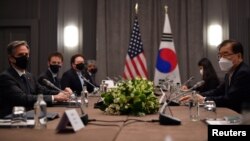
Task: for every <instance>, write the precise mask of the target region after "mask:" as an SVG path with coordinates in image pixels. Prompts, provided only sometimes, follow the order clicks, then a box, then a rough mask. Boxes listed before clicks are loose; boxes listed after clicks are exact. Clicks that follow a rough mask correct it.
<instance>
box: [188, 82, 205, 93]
mask: <svg viewBox="0 0 250 141" xmlns="http://www.w3.org/2000/svg"><path fill="white" fill-rule="evenodd" d="M204 84H205V81H204V80H201V81H199V82H197V83H196V84H195V85H194V86H193V87H192V88H190V89H189V90H190V91H191V90H195V89H197V88H199V87H200V86H202V85H204Z"/></svg>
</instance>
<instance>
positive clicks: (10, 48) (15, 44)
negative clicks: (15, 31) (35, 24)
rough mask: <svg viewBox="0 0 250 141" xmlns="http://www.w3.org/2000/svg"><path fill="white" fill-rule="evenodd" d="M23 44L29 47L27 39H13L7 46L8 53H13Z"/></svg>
mask: <svg viewBox="0 0 250 141" xmlns="http://www.w3.org/2000/svg"><path fill="white" fill-rule="evenodd" d="M21 45H25V46H26V47H27V48H28V49H29V45H28V43H27V42H26V41H13V42H11V43H9V44H8V47H7V53H8V55H12V54H13V51H14V50H15V49H16V48H17V47H19V46H21Z"/></svg>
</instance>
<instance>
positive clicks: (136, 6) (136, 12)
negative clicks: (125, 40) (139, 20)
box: [135, 3, 138, 15]
mask: <svg viewBox="0 0 250 141" xmlns="http://www.w3.org/2000/svg"><path fill="white" fill-rule="evenodd" d="M135 14H136V15H137V14H138V3H136V4H135Z"/></svg>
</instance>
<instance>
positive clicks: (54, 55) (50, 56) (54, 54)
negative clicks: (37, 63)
mask: <svg viewBox="0 0 250 141" xmlns="http://www.w3.org/2000/svg"><path fill="white" fill-rule="evenodd" d="M52 57H59V58H61V60H62V61H63V55H62V54H61V53H60V52H53V53H51V54H50V55H49V57H48V61H50V59H51V58H52Z"/></svg>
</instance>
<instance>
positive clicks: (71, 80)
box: [61, 68, 94, 96]
mask: <svg viewBox="0 0 250 141" xmlns="http://www.w3.org/2000/svg"><path fill="white" fill-rule="evenodd" d="M82 75H83V76H84V77H85V78H86V79H87V80H89V82H90V83H92V80H91V79H90V76H89V75H88V73H84V72H83V73H82ZM84 84H86V86H87V90H88V92H89V93H91V92H92V91H93V90H94V88H93V86H91V85H90V84H89V83H87V82H84ZM61 87H62V89H65V87H70V88H71V90H72V91H73V92H75V93H76V95H77V96H80V95H81V92H82V83H81V80H80V79H79V77H78V74H77V73H76V71H75V70H74V69H72V68H71V69H70V70H68V71H66V72H64V73H63V75H62V79H61Z"/></svg>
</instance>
